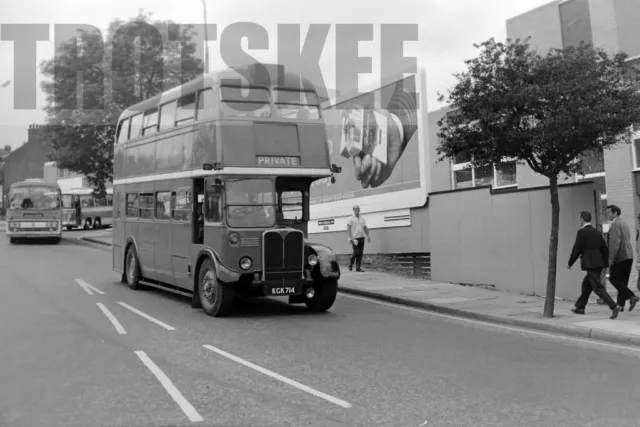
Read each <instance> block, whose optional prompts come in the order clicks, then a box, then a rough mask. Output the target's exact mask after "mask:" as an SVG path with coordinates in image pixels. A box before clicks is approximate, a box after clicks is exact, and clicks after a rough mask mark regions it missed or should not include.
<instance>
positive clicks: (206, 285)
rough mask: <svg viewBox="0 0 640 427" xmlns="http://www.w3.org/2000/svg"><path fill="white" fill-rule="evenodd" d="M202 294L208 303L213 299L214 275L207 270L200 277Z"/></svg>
mask: <svg viewBox="0 0 640 427" xmlns="http://www.w3.org/2000/svg"><path fill="white" fill-rule="evenodd" d="M202 294H203V295H204V297H205V298H206V299H207V301H209V302H210V303H213V300H214V299H215V277H214V275H213V273H212V272H211V271H207V273H206V274H205V275H204V278H203V279H202Z"/></svg>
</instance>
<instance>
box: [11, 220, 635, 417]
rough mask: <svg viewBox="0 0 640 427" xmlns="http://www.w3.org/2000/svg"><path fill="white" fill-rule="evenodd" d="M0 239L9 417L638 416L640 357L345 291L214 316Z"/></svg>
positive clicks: (101, 268) (68, 248)
mask: <svg viewBox="0 0 640 427" xmlns="http://www.w3.org/2000/svg"><path fill="white" fill-rule="evenodd" d="M76 234H77V233H73V232H72V233H66V234H65V239H64V240H63V241H62V243H61V244H60V245H56V246H54V245H50V244H46V243H45V244H40V243H33V244H22V245H10V244H9V242H8V240H7V239H6V237H5V236H4V234H2V235H0V268H1V270H2V276H1V277H2V279H0V283H1V286H0V287H1V289H2V291H3V294H2V298H0V313H2V317H1V319H2V322H0V342H1V343H2V345H1V346H0V360H1V361H2V363H1V364H0V425H2V426H29V427H36V426H47V427H53V426H87V427H88V426H178V425H180V426H187V425H194V426H198V425H202V426H242V427H246V426H260V427H264V426H389V427H397V426H403V427H404V426H409V427H411V426H415V427H418V426H430V427H431V426H491V427H498V426H505V427H514V426H544V427H548V426H554V427H561V426H582V425H589V426H603V427H611V426H638V425H640V405H638V396H639V395H640V385H639V382H638V380H639V379H640V358H639V356H640V352H638V351H634V350H623V349H619V348H618V347H616V346H611V345H608V346H607V345H597V344H585V343H583V342H581V341H578V340H561V339H556V338H553V337H547V336H544V334H529V333H522V332H518V331H515V330H510V329H508V328H494V327H490V326H486V325H481V324H478V323H474V322H468V321H463V320H454V319H451V318H447V317H445V316H439V315H432V314H429V313H424V312H419V311H417V310H410V309H403V308H400V307H395V306H391V305H388V304H382V303H376V302H372V301H368V300H365V299H360V298H355V297H347V296H342V295H341V296H339V297H338V299H337V301H336V304H335V306H334V307H333V309H332V310H331V311H330V312H328V313H324V314H309V313H308V312H307V311H306V309H305V308H304V307H303V306H302V307H300V306H289V305H287V304H286V303H283V302H281V300H270V299H263V300H254V301H248V302H243V303H241V304H240V306H239V307H238V312H237V314H236V315H234V316H233V317H230V318H225V319H215V318H211V317H208V316H206V315H205V314H204V313H203V312H202V311H201V310H195V309H192V308H191V307H190V304H189V300H188V299H187V298H183V297H178V296H173V295H171V294H168V293H163V292H161V291H155V290H146V291H132V290H130V289H128V288H127V287H126V285H124V284H121V283H120V282H119V277H118V275H117V274H116V273H114V272H113V271H112V270H111V252H110V250H109V248H103V247H97V246H93V245H88V244H83V243H81V242H79V241H77V239H75V237H76Z"/></svg>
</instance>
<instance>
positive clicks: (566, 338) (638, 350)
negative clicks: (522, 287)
mask: <svg viewBox="0 0 640 427" xmlns="http://www.w3.org/2000/svg"><path fill="white" fill-rule="evenodd" d="M340 295H341V296H344V297H348V298H353V299H358V300H361V301H366V302H371V303H374V304H379V305H385V306H387V307H392V308H397V309H401V310H406V311H412V312H414V313H421V314H424V315H427V316H436V317H441V318H444V319H450V320H456V321H460V322H466V323H472V324H476V325H483V326H488V327H491V328H495V329H504V330H508V331H517V332H522V333H524V334H530V335H538V336H541V337H546V338H552V339H554V340H563V341H573V342H579V343H582V344H589V345H592V346H602V347H609V348H615V349H618V350H627V351H633V352H635V353H640V348H638V347H631V346H626V345H618V344H611V343H606V342H602V341H597V340H589V339H584V338H575V337H572V336H569V335H561V334H560V333H558V334H550V333H546V332H539V331H535V330H532V329H525V328H519V327H517V326H507V325H499V324H497V323H491V322H483V321H481V320H473V319H467V318H464V317H457V316H451V315H448V314H442V313H436V312H432V311H429V310H427V309H424V310H421V309H419V308H413V307H406V306H403V305H399V304H392V303H389V302H384V301H378V300H375V299H372V298H365V297H361V296H358V295H351V294H346V293H341V294H340Z"/></svg>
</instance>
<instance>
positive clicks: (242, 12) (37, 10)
mask: <svg viewBox="0 0 640 427" xmlns="http://www.w3.org/2000/svg"><path fill="white" fill-rule="evenodd" d="M548 2H549V0H483V1H478V0H391V1H388V2H385V1H372V0H366V1H365V0H321V1H310V0H207V21H208V22H209V23H210V24H211V23H215V24H217V25H218V36H219V35H220V33H221V31H222V29H224V27H226V26H227V25H229V24H231V23H234V22H239V21H250V22H255V23H258V24H260V25H262V26H263V27H265V28H266V29H267V31H268V32H269V39H270V48H269V49H268V50H264V51H262V50H251V51H249V53H250V54H251V55H252V56H254V57H256V58H257V59H258V60H260V61H264V62H275V59H276V55H277V50H276V40H277V31H276V25H277V24H278V23H299V24H301V25H302V34H303V37H304V35H305V34H306V30H307V27H308V25H309V24H312V23H326V24H332V28H331V31H330V32H329V37H328V39H327V42H326V45H325V50H324V51H323V55H322V57H321V61H320V65H321V68H322V73H323V77H324V79H325V83H326V85H327V86H328V87H335V86H334V85H335V65H334V63H335V61H334V60H333V58H334V57H335V51H334V49H332V46H333V45H334V43H335V38H334V34H335V27H334V26H333V25H335V24H340V23H371V24H374V41H372V42H361V43H360V50H359V54H360V56H370V57H372V62H373V69H374V70H373V73H372V74H368V75H361V76H360V78H359V89H360V90H364V89H365V88H366V87H367V85H368V84H372V83H374V82H376V81H380V72H379V66H380V65H379V64H380V25H381V24H387V23H410V24H418V25H419V41H417V42H406V43H405V53H404V55H405V56H416V57H418V58H419V62H420V65H422V66H424V68H426V72H427V104H428V105H427V109H428V110H429V111H431V110H435V109H437V108H439V107H441V105H439V104H438V103H437V93H438V92H444V91H446V90H447V88H449V87H450V86H451V85H453V84H454V83H455V78H454V77H453V76H452V73H455V72H458V71H461V70H463V69H464V60H465V59H469V58H471V57H473V56H475V53H476V49H475V48H474V47H473V43H478V42H481V41H484V40H486V39H488V38H490V37H495V38H497V39H501V40H502V39H504V38H505V33H506V25H505V21H506V20H507V19H509V18H511V17H513V16H515V15H518V14H521V13H523V12H526V11H528V10H530V9H533V8H535V7H538V6H540V5H543V4H545V3H548ZM139 9H144V10H145V11H148V12H152V13H153V15H154V17H155V18H157V19H160V20H164V19H171V20H173V21H175V22H177V23H182V24H191V23H193V24H196V23H202V22H203V10H202V2H201V0H180V1H178V2H176V1H173V2H170V1H168V0H20V1H19V2H18V1H17V0H0V24H8V23H38V24H45V23H46V24H49V25H51V26H53V25H54V24H77V23H80V24H90V25H93V26H96V27H98V28H100V29H102V30H104V29H106V27H107V26H108V24H109V22H111V21H112V20H114V19H116V18H121V19H128V18H130V17H133V16H135V15H136V14H137V11H138V10H139ZM52 39H53V27H51V29H50V41H48V42H38V50H37V61H36V63H37V64H39V63H40V62H41V61H42V60H45V59H49V58H51V57H52V56H53V40H52ZM246 48H247V45H246V43H245V44H244V49H245V50H246ZM209 49H210V55H211V61H210V66H211V68H212V69H215V68H217V67H219V66H223V62H222V60H221V59H220V55H219V44H218V42H216V41H212V42H210V43H209ZM0 64H1V65H0V86H1V85H2V84H3V83H4V82H6V81H7V80H11V81H13V80H14V79H15V77H14V46H13V43H12V42H9V41H0ZM40 80H41V77H40V76H39V75H38V82H37V85H38V98H37V109H34V110H17V109H14V104H13V86H12V85H10V86H8V87H5V88H0V147H1V146H4V145H5V144H10V145H11V146H12V147H14V148H15V147H18V146H19V145H20V144H22V142H23V141H25V140H26V137H27V133H26V129H27V127H28V126H29V125H30V124H32V123H44V119H45V115H44V113H43V111H42V107H43V105H44V103H45V98H44V95H43V94H42V92H41V91H40V89H39V84H40ZM374 84H375V83H374Z"/></svg>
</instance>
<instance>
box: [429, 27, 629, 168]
mask: <svg viewBox="0 0 640 427" xmlns="http://www.w3.org/2000/svg"><path fill="white" fill-rule="evenodd" d="M476 47H477V48H482V52H481V53H480V55H479V56H478V57H477V58H474V59H472V60H469V61H466V63H467V65H468V71H467V72H464V73H461V74H457V75H456V77H457V79H458V83H457V84H456V85H455V87H454V88H453V89H452V90H450V91H449V94H448V97H446V98H445V97H444V96H443V95H441V96H440V99H441V100H444V99H447V101H449V102H450V104H451V106H452V107H453V108H455V109H457V112H456V113H457V114H455V115H451V116H449V117H448V118H446V119H445V120H442V121H440V122H439V123H438V124H439V126H441V127H440V131H439V133H438V136H439V138H440V141H441V143H440V145H439V147H438V154H439V155H440V158H439V160H443V159H444V158H455V157H456V156H458V155H462V154H464V155H468V156H470V157H471V160H472V164H473V165H474V166H485V165H489V164H499V163H501V162H503V161H504V160H505V159H516V160H517V161H519V162H520V163H526V164H527V165H528V166H529V167H530V168H531V169H533V170H534V171H535V172H537V173H539V174H542V175H544V176H546V177H552V176H558V175H559V174H560V173H565V174H567V175H569V176H570V175H573V174H575V173H580V172H581V170H580V168H581V163H580V162H576V161H575V159H576V157H577V156H579V155H581V154H583V153H585V152H587V151H589V150H594V149H598V148H605V149H606V148H610V147H612V146H615V145H616V144H618V143H619V142H621V141H625V140H626V139H628V136H629V135H630V132H631V130H630V125H631V124H632V123H634V122H637V121H638V120H639V118H640V94H639V93H638V90H639V89H640V86H639V84H638V73H637V71H636V70H635V68H633V67H631V66H630V65H629V64H628V63H627V62H626V58H627V55H626V54H623V53H619V54H616V55H614V56H613V57H609V55H607V53H606V52H604V51H603V50H600V49H594V48H592V47H591V46H589V45H586V44H584V43H583V44H581V45H580V46H578V47H568V48H565V49H552V50H550V51H549V53H548V54H547V55H546V56H542V55H539V54H538V53H536V52H535V51H533V50H531V49H530V47H529V44H528V42H527V41H524V42H523V41H520V40H516V41H513V42H512V41H511V40H509V41H507V43H498V42H495V41H494V40H493V39H490V40H489V41H486V42H484V43H482V44H481V45H476ZM461 125H462V126H461Z"/></svg>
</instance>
